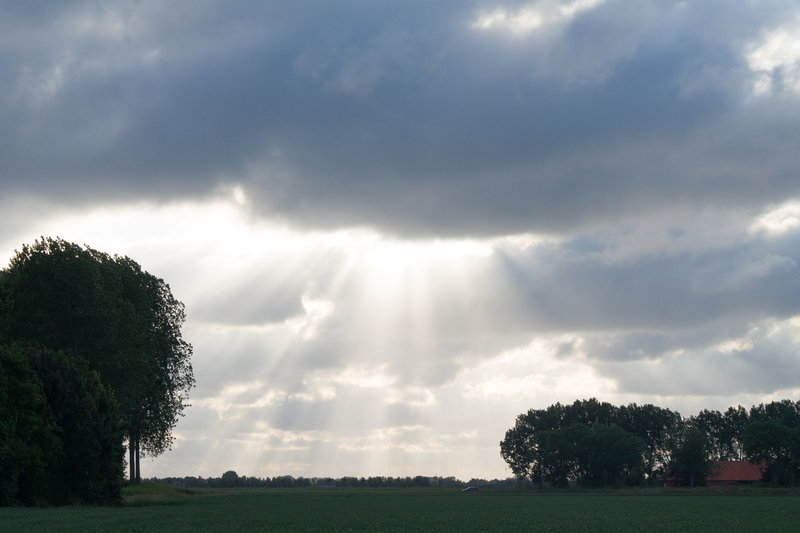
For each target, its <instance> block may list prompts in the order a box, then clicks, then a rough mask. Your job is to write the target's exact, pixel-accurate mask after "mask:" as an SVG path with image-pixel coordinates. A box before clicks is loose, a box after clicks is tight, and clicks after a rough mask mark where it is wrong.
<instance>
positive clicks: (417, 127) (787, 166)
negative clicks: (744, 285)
mask: <svg viewBox="0 0 800 533" xmlns="http://www.w3.org/2000/svg"><path fill="white" fill-rule="evenodd" d="M776 6H777V4H776ZM488 7H490V6H488V4H483V3H468V4H465V3H461V2H459V3H452V4H450V3H446V4H437V6H435V7H432V6H430V5H429V4H427V3H426V4H425V8H424V9H422V8H421V7H420V6H419V5H416V4H414V3H411V4H408V3H404V4H403V5H402V6H400V5H398V6H385V5H370V6H364V5H362V4H359V5H358V6H357V9H355V8H356V6H354V5H352V4H349V3H347V4H337V5H336V6H331V5H330V4H324V3H322V4H303V5H297V4H291V5H288V4H287V5H283V6H281V5H273V4H270V5H269V6H255V5H253V4H250V3H225V5H224V6H223V5H221V4H220V5H219V6H217V5H215V4H214V3H211V4H208V5H205V10H202V11H201V10H199V9H198V8H197V6H189V5H185V6H181V5H173V6H172V7H163V8H162V9H160V10H159V9H158V8H156V7H154V6H151V5H149V4H125V3H122V4H110V5H109V6H106V7H104V8H102V9H101V8H96V7H93V5H92V4H81V3H74V4H71V5H69V6H68V7H60V8H55V7H51V8H50V9H48V10H44V11H41V12H36V14H33V12H32V11H29V12H18V13H16V14H13V13H11V14H9V15H13V16H9V17H8V18H7V20H9V21H10V22H6V26H5V28H6V29H11V28H12V27H13V26H12V25H13V24H16V25H17V26H18V28H17V30H16V31H13V32H10V33H9V35H11V37H6V38H5V39H4V40H3V41H2V44H0V47H1V48H0V53H2V55H3V56H4V57H5V58H6V59H7V61H5V62H4V65H5V66H4V67H3V70H4V76H2V78H3V79H5V80H10V81H6V82H5V84H6V85H5V87H4V89H9V91H7V93H6V94H14V95H16V96H15V98H16V100H15V101H13V99H9V98H6V99H5V100H4V101H3V102H2V103H1V104H0V116H1V117H2V118H3V119H4V120H3V123H4V124H5V125H6V126H4V127H3V128H2V129H0V138H2V140H3V142H2V143H1V144H0V146H2V147H1V148H0V158H2V160H3V161H4V170H3V174H2V179H3V181H4V183H5V185H6V187H8V191H9V193H13V192H15V191H17V192H20V191H25V190H31V189H36V190H37V192H42V193H44V194H52V195H54V196H57V197H59V198H61V199H62V200H64V201H75V202H78V201H83V202H85V201H96V200H99V199H101V198H116V199H130V198H151V199H152V198H174V197H180V196H198V195H199V196H203V195H206V194H209V193H210V192H213V191H214V190H215V188H216V187H217V186H218V185H219V184H220V183H230V182H241V183H242V184H243V185H244V186H245V187H246V189H247V191H248V193H249V194H250V196H251V198H252V199H253V202H254V205H255V207H254V209H255V212H258V213H263V214H266V215H267V216H275V215H279V216H281V217H284V218H285V219H287V220H289V221H291V222H293V223H295V224H301V225H307V226H314V227H330V226H337V227H342V226H365V225H366V226H373V227H377V228H381V229H383V230H387V231H392V232H396V233H403V234H431V233H438V234H470V233H472V234H483V235H493V234H507V233H513V232H518V231H526V230H531V229H533V230H536V229H538V230H544V231H553V232H561V231H564V230H567V229H569V228H578V227H585V226H586V225H587V224H594V223H601V222H604V221H608V220H613V219H616V218H619V217H620V216H624V215H625V214H636V213H642V212H646V211H649V210H653V209H656V210H657V209H659V208H663V207H664V206H665V205H670V206H673V207H674V206H676V205H684V206H702V205H704V204H708V203H712V204H716V203H719V202H723V203H725V204H730V205H738V206H747V205H762V204H763V203H764V202H771V201H776V200H778V199H780V198H782V197H785V196H787V195H797V194H798V193H800V190H798V185H797V183H796V180H792V179H790V177H791V176H792V175H793V171H794V169H795V160H794V151H793V150H792V147H793V146H794V145H796V143H795V142H792V139H797V137H798V132H797V126H796V124H797V123H798V121H797V120H796V118H797V111H798V108H797V105H796V103H795V102H793V101H792V100H791V99H777V98H775V99H768V100H767V101H765V102H762V103H761V104H759V105H756V106H755V107H753V106H751V107H748V104H746V102H745V97H744V93H745V92H746V90H747V87H748V84H749V83H750V79H749V78H748V76H749V73H748V71H747V69H746V66H745V65H743V62H742V58H741V51H742V49H743V47H744V46H745V44H746V43H747V42H748V40H751V39H755V38H757V37H758V36H759V35H761V34H762V33H763V32H764V31H766V29H769V28H770V27H771V25H774V24H776V23H778V22H779V21H781V20H782V19H781V18H780V16H781V15H782V14H784V13H783V12H781V11H780V10H779V9H778V8H777V7H774V6H772V4H767V5H766V6H762V5H760V6H759V8H758V9H755V10H754V9H752V8H751V7H747V6H743V5H739V6H736V7H731V6H727V5H726V7H725V8H722V7H720V6H710V7H709V6H705V5H704V6H687V5H680V4H677V3H676V4H672V3H636V7H635V8H631V6H630V5H628V4H627V3H624V2H607V3H605V4H602V5H600V6H598V7H596V8H594V9H591V10H588V11H585V12H583V13H581V14H580V15H579V16H578V17H576V18H575V19H574V20H573V21H571V22H570V23H569V24H568V25H567V26H566V27H564V28H561V29H560V30H559V31H557V32H550V33H547V32H545V33H544V34H543V36H537V35H533V36H530V37H529V38H521V39H517V40H516V41H515V40H513V39H510V38H506V37H503V36H502V35H499V34H497V32H494V33H491V34H486V35H483V34H480V33H479V32H478V31H477V30H475V29H473V28H470V22H471V19H472V18H473V17H474V16H475V15H476V14H477V13H478V12H479V11H480V10H481V9H485V8H488ZM103 9H104V10H105V11H103ZM6 10H8V8H6ZM17 11H19V10H18V9H17ZM5 14H8V13H4V15H5ZM712 15H713V16H712ZM92 17H94V19H93V18H92ZM104 17H105V18H104ZM4 18H5V17H4ZM107 19H108V20H110V21H111V22H114V23H115V24H116V26H115V25H113V24H107V25H106V26H103V25H102V24H100V23H101V22H108V20H107ZM92 20H94V22H95V26H91V24H89V23H88V22H86V21H92ZM81 21H83V22H84V23H85V24H84V26H85V27H84V26H80V25H79V24H78V23H79V22H81ZM742 21H747V23H744V22H742ZM87 24H88V25H87ZM76 25H77V26H76ZM104 27H110V28H112V29H114V30H115V31H117V33H113V32H110V33H109V32H106V33H103V31H101V30H102V29H103V28H104ZM42 28H46V29H47V30H48V31H46V32H45V31H43V30H42ZM87 28H88V29H87ZM23 30H24V32H23ZM23 38H24V39H25V41H24V42H25V43H26V46H20V41H19V40H21V39H23ZM598 65H601V66H602V67H601V70H602V72H599V71H596V69H597V68H600V67H597V66H598ZM593 68H594V69H595V70H592V69H593ZM570 69H572V70H570ZM581 69H584V70H581ZM709 73H710V74H709ZM701 74H702V76H701ZM565 76H568V77H572V78H574V79H568V78H565ZM698 76H700V77H701V78H702V80H701V81H696V80H695V78H697V77H698ZM703 80H704V81H703ZM708 80H712V81H713V83H711V82H708ZM687 87H691V90H688V89H687ZM37 91H39V92H38V93H37ZM37 95H38V96H37ZM765 116H766V117H768V118H766V119H765V118H763V117H765ZM759 117H761V118H760V120H759ZM779 137H780V138H781V139H782V142H780V143H776V142H772V140H774V139H776V138H779ZM756 170H757V171H758V173H757V174H754V172H755V171H756Z"/></svg>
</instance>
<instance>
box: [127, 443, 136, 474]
mask: <svg viewBox="0 0 800 533" xmlns="http://www.w3.org/2000/svg"><path fill="white" fill-rule="evenodd" d="M128 466H129V467H130V471H131V477H130V480H131V483H135V482H136V457H135V455H134V452H133V438H129V439H128Z"/></svg>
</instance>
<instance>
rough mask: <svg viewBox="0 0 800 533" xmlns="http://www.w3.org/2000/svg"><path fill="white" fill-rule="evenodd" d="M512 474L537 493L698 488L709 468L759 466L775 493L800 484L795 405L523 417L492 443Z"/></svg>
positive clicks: (557, 408)
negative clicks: (673, 483) (677, 484)
mask: <svg viewBox="0 0 800 533" xmlns="http://www.w3.org/2000/svg"><path fill="white" fill-rule="evenodd" d="M500 453H501V455H502V456H503V459H505V461H506V463H508V466H509V467H510V468H511V470H512V472H514V474H515V475H516V476H518V477H520V478H523V479H527V480H529V481H530V482H532V483H533V484H534V485H537V486H568V485H578V486H595V487H596V486H613V485H641V484H656V483H661V482H663V480H665V479H667V478H670V479H671V480H682V481H683V483H685V484H687V485H699V484H703V482H704V480H705V478H706V476H708V475H709V474H710V473H711V471H712V468H713V461H749V462H752V463H759V464H764V465H765V466H766V468H767V478H768V479H769V480H770V481H771V482H772V483H773V484H775V485H795V484H796V483H797V481H798V479H800V402H795V401H792V400H781V401H774V402H770V403H768V404H760V405H757V406H753V407H751V408H750V409H749V410H748V409H746V408H744V407H742V406H736V407H730V408H728V409H727V410H726V411H725V412H724V413H723V412H720V411H714V410H707V409H706V410H703V411H701V412H700V413H698V414H697V415H695V416H692V417H689V418H683V417H682V416H681V415H680V413H678V412H676V411H671V410H669V409H665V408H662V407H657V406H654V405H649V404H647V405H637V404H629V405H622V406H614V405H611V404H609V403H606V402H600V401H598V400H596V399H594V398H591V399H589V400H576V401H575V402H574V403H572V404H567V405H562V404H560V403H556V404H553V405H551V406H549V407H547V408H546V409H531V410H529V411H528V412H526V413H523V414H521V415H519V416H518V417H517V420H516V423H515V424H514V427H512V428H511V429H509V430H508V431H507V432H506V435H505V438H504V439H503V440H502V442H501V443H500Z"/></svg>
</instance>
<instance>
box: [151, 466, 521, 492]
mask: <svg viewBox="0 0 800 533" xmlns="http://www.w3.org/2000/svg"><path fill="white" fill-rule="evenodd" d="M147 481H151V482H154V483H160V484H163V485H169V486H171V487H178V488H281V489H285V488H333V487H348V488H354V487H361V488H365V487H366V488H423V487H435V488H454V489H463V488H466V487H481V488H488V489H511V488H519V487H520V483H519V480H518V479H516V478H513V477H512V478H507V479H492V480H486V479H479V478H472V479H470V480H469V481H462V480H460V479H456V478H455V477H453V476H450V477H440V476H413V477H411V476H406V477H391V476H369V477H354V476H344V477H340V478H332V477H302V476H300V477H293V476H275V477H264V478H261V477H255V476H240V475H238V474H237V473H236V472H235V471H233V470H228V471H227V472H225V473H224V474H222V476H220V477H197V476H185V477H165V478H150V479H148V480H147Z"/></svg>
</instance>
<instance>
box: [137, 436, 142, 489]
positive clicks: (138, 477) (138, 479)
mask: <svg viewBox="0 0 800 533" xmlns="http://www.w3.org/2000/svg"><path fill="white" fill-rule="evenodd" d="M141 482H142V473H141V471H140V470H139V439H136V483H141Z"/></svg>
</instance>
